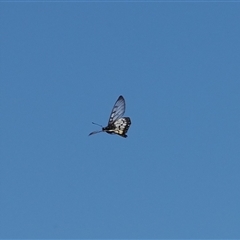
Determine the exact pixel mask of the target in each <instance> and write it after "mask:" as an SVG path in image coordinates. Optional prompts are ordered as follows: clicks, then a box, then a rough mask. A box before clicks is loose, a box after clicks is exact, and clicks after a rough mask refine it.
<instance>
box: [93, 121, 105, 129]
mask: <svg viewBox="0 0 240 240" xmlns="http://www.w3.org/2000/svg"><path fill="white" fill-rule="evenodd" d="M92 124H94V125H98V126H100V127H102V128H103V126H102V125H100V124H98V123H94V122H92Z"/></svg>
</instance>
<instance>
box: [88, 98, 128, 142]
mask: <svg viewBox="0 0 240 240" xmlns="http://www.w3.org/2000/svg"><path fill="white" fill-rule="evenodd" d="M125 109H126V104H125V99H124V98H123V96H119V98H118V99H117V101H116V102H115V104H114V106H113V109H112V112H111V114H110V118H109V120H108V125H107V126H106V127H103V126H102V125H99V124H97V123H93V124H95V125H99V126H100V127H102V130H100V131H94V132H91V133H90V134H89V136H90V135H93V134H96V133H100V132H106V133H109V134H118V135H119V136H121V137H124V138H126V137H127V135H126V133H127V131H128V129H129V127H130V125H131V119H130V118H129V117H122V116H123V114H124V112H125Z"/></svg>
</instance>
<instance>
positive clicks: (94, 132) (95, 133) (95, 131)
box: [88, 130, 103, 136]
mask: <svg viewBox="0 0 240 240" xmlns="http://www.w3.org/2000/svg"><path fill="white" fill-rule="evenodd" d="M100 132H103V131H102V130H101V131H94V132H91V133H89V135H88V136H91V135H93V134H96V133H100Z"/></svg>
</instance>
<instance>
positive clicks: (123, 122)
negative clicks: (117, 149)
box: [112, 117, 131, 138]
mask: <svg viewBox="0 0 240 240" xmlns="http://www.w3.org/2000/svg"><path fill="white" fill-rule="evenodd" d="M112 125H113V128H112V133H115V134H118V135H120V136H122V137H125V138H126V137H127V135H126V133H127V131H128V129H129V127H130V125H131V119H130V118H129V117H122V118H119V119H118V120H116V121H115V122H114V123H113V124H112Z"/></svg>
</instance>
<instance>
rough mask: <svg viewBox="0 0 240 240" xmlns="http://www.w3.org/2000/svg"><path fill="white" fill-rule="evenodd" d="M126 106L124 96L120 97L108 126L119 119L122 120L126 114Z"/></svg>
mask: <svg viewBox="0 0 240 240" xmlns="http://www.w3.org/2000/svg"><path fill="white" fill-rule="evenodd" d="M125 109H126V104H125V100H124V98H123V96H119V98H118V99H117V101H116V102H115V104H114V106H113V109H112V112H111V114H110V118H109V121H108V125H109V124H111V123H113V122H115V121H116V120H117V119H119V118H121V117H122V116H123V114H124V113H125Z"/></svg>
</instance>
